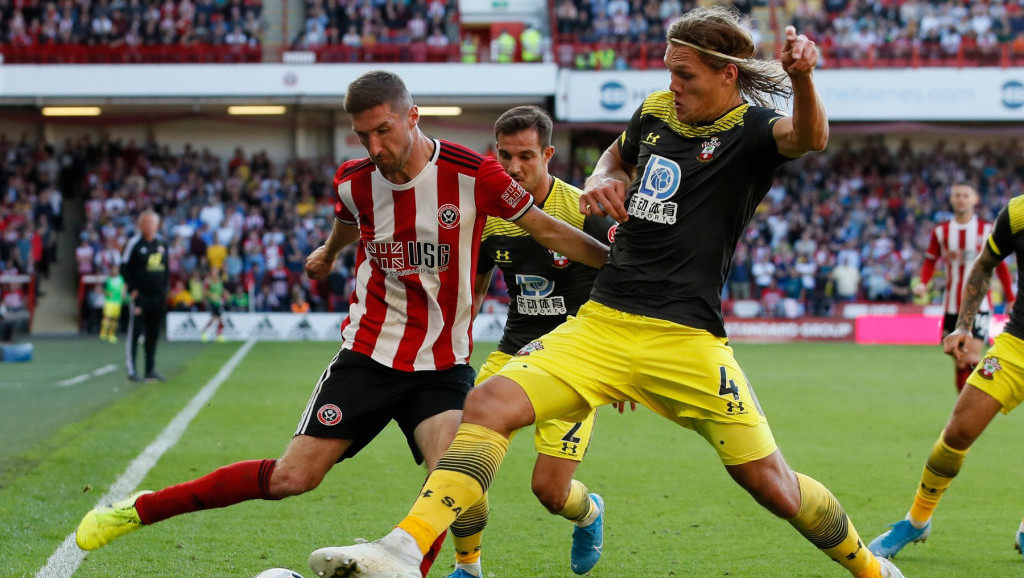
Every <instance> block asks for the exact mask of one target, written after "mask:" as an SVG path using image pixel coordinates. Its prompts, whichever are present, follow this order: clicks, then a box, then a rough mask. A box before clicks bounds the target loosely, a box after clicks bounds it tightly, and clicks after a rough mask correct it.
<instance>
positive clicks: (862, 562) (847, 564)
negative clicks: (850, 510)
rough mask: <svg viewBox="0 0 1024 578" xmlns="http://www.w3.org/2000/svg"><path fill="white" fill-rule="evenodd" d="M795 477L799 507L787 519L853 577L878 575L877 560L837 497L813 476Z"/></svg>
mask: <svg viewBox="0 0 1024 578" xmlns="http://www.w3.org/2000/svg"><path fill="white" fill-rule="evenodd" d="M796 477H797V480H798V481H799V483H800V510H799V511H798V512H797V514H796V516H794V517H792V518H790V519H789V520H787V521H788V522H789V523H790V524H792V525H793V527H794V528H796V530H797V531H798V532H800V533H801V534H803V536H804V538H807V539H808V540H810V542H811V543H812V544H814V545H815V546H817V548H818V549H819V550H821V551H822V552H824V553H825V554H827V555H828V557H829V558H832V559H833V560H835V561H836V562H839V564H840V565H841V566H842V567H843V568H846V569H847V570H849V571H850V573H851V574H853V575H854V576H857V577H858V578H861V577H867V576H878V572H879V571H878V560H875V557H874V555H873V554H871V552H870V551H868V549H867V548H865V547H864V543H863V542H861V540H860V535H858V534H857V529H856V528H854V527H853V524H852V523H850V519H849V518H848V517H847V516H846V512H845V511H843V506H842V505H841V504H840V503H839V501H838V500H836V498H835V496H833V495H832V494H831V492H829V491H828V489H827V488H825V486H823V485H821V483H819V482H818V481H816V480H814V479H813V478H809V477H807V476H805V475H803V474H800V473H798V474H796Z"/></svg>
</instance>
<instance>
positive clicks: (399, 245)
mask: <svg viewBox="0 0 1024 578" xmlns="http://www.w3.org/2000/svg"><path fill="white" fill-rule="evenodd" d="M334 184H335V188H336V189H337V191H338V199H339V202H338V203H337V204H336V205H335V216H336V217H337V218H338V220H339V221H341V222H342V223H346V224H352V225H357V226H358V227H359V242H358V246H357V249H356V265H355V279H356V287H355V291H353V292H352V297H351V299H350V300H349V315H348V317H347V318H346V319H345V321H344V322H343V323H342V324H341V336H342V339H343V343H342V347H343V348H347V349H352V350H353V351H358V352H360V353H363V354H365V355H368V356H370V357H371V358H373V359H374V360H375V361H377V362H378V363H381V364H384V365H387V366H389V367H393V368H395V369H399V370H402V371H420V370H434V369H447V368H449V367H452V366H453V365H456V364H464V363H468V362H469V354H470V351H471V349H472V330H473V327H472V324H473V279H474V275H475V272H476V260H477V253H478V250H479V247H480V238H481V233H482V231H483V226H484V223H485V222H486V221H487V217H488V216H494V217H500V218H502V219H507V220H511V221H514V220H516V219H518V218H519V217H521V216H522V215H524V214H525V213H526V211H528V210H529V209H530V207H531V206H532V205H533V197H532V196H531V195H530V194H529V193H528V192H527V191H526V190H525V189H523V188H522V187H521V186H520V185H519V184H518V183H516V182H515V181H514V180H512V178H511V177H509V176H508V174H507V173H506V172H505V170H504V169H502V167H501V165H500V164H498V162H497V161H496V160H494V159H493V158H490V157H485V156H483V155H481V154H479V153H477V152H475V151H473V150H470V149H468V148H465V147H463V146H461V145H457V144H454V143H450V142H447V141H442V140H434V154H433V156H432V157H431V159H430V161H429V162H428V163H427V165H426V166H425V167H424V168H423V170H422V171H421V172H420V173H419V174H418V175H416V177H414V178H413V179H412V180H411V181H409V182H408V183H406V184H403V185H396V184H394V183H391V182H389V181H387V180H386V179H385V178H384V177H383V176H381V174H380V172H379V171H378V170H377V167H376V166H375V165H374V164H373V162H372V161H371V160H370V159H359V160H354V161H349V162H347V163H345V164H343V165H341V167H340V168H338V172H337V174H335V176H334Z"/></svg>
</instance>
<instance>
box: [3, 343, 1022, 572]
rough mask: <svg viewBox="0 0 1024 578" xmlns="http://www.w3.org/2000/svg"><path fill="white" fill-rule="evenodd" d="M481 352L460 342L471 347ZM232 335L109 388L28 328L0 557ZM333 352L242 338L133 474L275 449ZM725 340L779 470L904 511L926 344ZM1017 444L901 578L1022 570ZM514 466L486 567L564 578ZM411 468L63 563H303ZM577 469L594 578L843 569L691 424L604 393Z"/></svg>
mask: <svg viewBox="0 0 1024 578" xmlns="http://www.w3.org/2000/svg"><path fill="white" fill-rule="evenodd" d="M492 346H493V344H487V343H480V344H477V346H476V354H475V355H474V360H475V362H476V363H479V362H480V361H481V360H482V359H483V357H484V356H485V355H486V354H487V353H488V352H489V351H490V349H491V347H492ZM238 347H239V344H231V343H227V344H210V345H205V344H181V343H174V344H168V343H164V344H162V345H161V350H160V351H161V353H160V356H161V367H160V369H161V370H163V371H165V372H166V373H168V374H169V375H171V377H172V379H171V380H170V381H168V382H167V383H164V384H158V385H134V384H127V383H126V382H125V381H124V377H123V369H122V368H121V363H122V361H121V359H122V351H121V349H120V348H118V347H113V346H109V345H106V344H101V343H99V342H95V341H85V340H68V341H39V342H37V343H36V359H35V361H33V362H31V363H25V364H0V572H2V573H3V575H5V576H28V577H31V576H35V575H36V572H37V571H38V570H39V569H40V568H41V567H42V566H43V565H44V564H45V563H46V560H47V558H48V557H49V556H50V555H51V554H52V553H53V552H54V551H55V550H56V548H57V547H58V546H59V545H60V543H61V542H62V541H63V540H64V538H65V537H66V536H67V535H68V534H70V533H71V532H73V531H74V528H75V526H76V525H77V523H78V520H79V519H80V518H81V516H82V515H83V514H84V513H85V512H86V511H87V510H88V509H89V508H91V507H92V506H93V505H94V504H95V502H96V501H97V500H98V499H99V497H100V496H102V495H103V494H104V493H105V492H106V490H107V488H108V487H109V486H110V485H111V484H112V483H113V482H114V480H116V479H117V477H118V476H119V475H121V473H122V472H124V470H125V468H126V467H127V465H128V464H129V463H130V462H131V461H132V460H133V459H134V458H135V457H136V456H138V455H139V453H140V452H141V451H142V450H143V449H144V448H145V447H146V446H147V445H148V444H149V443H150V442H151V441H153V440H154V439H155V438H156V437H157V435H158V434H159V433H160V432H161V431H162V430H163V428H164V427H165V426H166V425H167V424H168V423H169V422H170V420H171V419H172V418H173V417H174V416H175V415H176V414H177V413H178V412H179V411H181V409H182V408H183V407H184V406H185V405H186V404H187V403H188V401H189V400H190V399H191V398H192V397H193V396H194V395H195V394H196V392H197V391H199V389H201V388H202V387H203V386H204V385H205V384H206V383H207V382H209V380H210V379H211V378H212V377H213V376H214V375H215V374H216V373H217V372H218V371H219V370H220V368H221V367H222V366H223V365H224V363H225V362H226V361H227V359H228V358H229V357H230V356H231V355H232V354H233V353H234V352H235V351H236V350H237V349H238ZM336 348H337V345H336V344H334V343H259V344H257V345H256V346H255V347H254V348H253V349H252V350H251V351H250V352H249V353H248V355H247V356H246V357H245V359H244V361H243V362H242V363H241V365H240V366H239V367H238V368H237V369H236V370H235V371H234V372H233V374H232V375H231V376H230V378H229V379H228V380H227V381H226V382H225V383H224V384H223V385H222V386H221V388H220V389H219V391H218V392H217V394H216V395H215V396H214V397H213V398H212V400H211V401H210V402H209V403H208V404H207V405H206V407H204V408H203V409H202V410H201V411H200V412H199V414H198V416H197V417H196V418H195V420H194V421H193V422H192V423H191V424H190V425H189V427H188V429H187V430H186V431H185V433H184V435H183V436H182V438H181V440H180V441H179V442H178V443H177V444H176V445H175V446H174V447H172V448H171V449H170V450H169V451H167V453H166V454H164V455H163V457H162V458H161V459H160V460H159V461H158V462H157V463H156V465H155V467H154V468H153V469H152V470H151V471H150V472H149V473H148V475H147V476H146V478H145V480H144V481H143V483H142V484H141V488H147V489H157V488H160V487H163V486H166V485H169V484H173V483H177V482H181V481H185V480H188V479H192V478H195V477H197V476H200V475H203V474H205V473H207V472H209V471H210V470H212V469H215V468H217V467H219V466H221V465H224V464H228V463H231V462H234V461H238V460H243V459H256V458H272V457H277V456H279V455H280V453H281V451H282V450H283V449H284V447H285V445H286V444H287V442H288V440H289V438H290V437H291V434H292V432H293V430H294V427H295V424H296V422H297V420H298V418H299V414H300V412H301V410H302V408H303V407H304V406H305V404H306V401H307V399H308V397H309V393H310V391H311V388H312V386H313V383H314V382H315V380H316V379H317V377H318V376H319V374H320V372H321V371H322V369H323V367H324V365H325V364H326V363H327V362H328V361H329V359H330V358H331V357H332V356H333V354H334V353H335V352H336ZM683 353H684V352H683ZM736 355H737V358H738V359H739V361H740V364H741V366H742V367H743V368H744V370H745V371H746V373H747V375H748V377H749V378H750V379H751V381H752V382H753V384H754V387H755V389H756V391H757V395H758V397H759V399H760V401H761V404H762V406H763V407H764V409H765V412H766V413H767V415H768V418H769V421H770V423H771V425H772V428H773V430H774V432H775V437H776V439H777V441H778V443H779V446H780V448H781V449H782V451H783V453H784V455H785V456H786V458H787V460H788V461H789V463H790V465H791V466H792V467H793V468H794V469H796V470H798V471H801V472H803V473H805V474H808V475H810V476H812V477H815V478H817V479H818V480H820V481H821V482H823V483H824V484H825V485H826V486H828V487H829V489H831V490H832V492H833V493H834V494H835V495H836V496H837V497H838V498H839V500H840V501H841V502H842V503H843V505H844V506H845V508H846V510H847V512H848V513H849V515H850V517H851V518H852V520H853V522H854V524H855V525H856V526H857V528H858V530H859V531H860V533H861V536H862V537H863V538H864V540H865V541H869V540H871V539H872V538H874V536H876V535H877V534H879V533H880V532H882V531H883V530H884V529H885V525H886V524H888V523H892V522H895V521H896V520H898V519H900V518H901V517H902V516H903V515H904V514H905V513H906V510H907V508H908V507H909V505H910V501H911V499H912V496H913V492H914V489H915V485H916V483H917V480H918V476H919V474H920V470H921V467H922V465H923V461H924V459H925V457H926V455H927V453H928V451H929V449H930V448H931V445H932V443H933V442H934V440H935V438H936V436H937V435H938V433H939V431H940V430H941V429H942V427H943V425H944V424H945V421H946V419H947V417H948V415H949V411H950V409H951V408H952V405H953V402H954V389H953V384H952V379H953V375H952V373H953V372H952V367H951V362H950V361H949V359H947V358H946V357H945V356H943V355H942V353H941V351H940V349H939V347H938V346H937V345H936V346H934V347H882V346H874V347H871V346H856V345H852V344H787V345H748V344H739V345H737V346H736ZM110 364H114V365H116V370H110V369H106V370H103V368H104V367H106V366H108V365H110ZM97 370H100V371H99V374H98V375H95V376H90V377H89V378H88V379H86V380H83V381H81V382H79V383H75V384H72V385H64V386H60V385H57V383H58V382H66V381H67V380H68V379H69V378H73V377H74V376H77V375H82V374H86V373H90V372H93V371H97ZM1021 440H1024V421H1022V419H1021V416H1019V415H1014V414H1011V415H1010V416H999V417H997V418H996V420H995V421H994V422H993V424H992V425H991V426H990V428H989V430H988V431H987V432H986V433H985V434H984V435H983V436H982V438H981V440H980V442H979V443H978V444H977V445H976V447H975V448H974V449H973V450H972V451H971V453H970V455H969V456H968V458H967V461H966V463H965V465H964V467H963V470H962V471H961V473H960V476H959V477H958V478H957V480H956V481H955V482H954V484H953V486H952V488H951V490H950V491H949V493H948V495H947V496H946V498H945V499H944V500H943V502H942V504H941V505H940V506H939V509H938V511H937V513H936V516H935V518H934V530H933V533H932V537H931V538H930V539H929V541H928V542H927V543H925V544H923V545H914V546H910V547H908V548H907V549H906V550H905V551H904V552H903V553H901V554H900V556H899V557H898V558H897V559H896V562H897V563H898V565H899V566H900V567H901V569H902V570H903V571H904V572H905V573H906V575H907V576H914V577H948V576H966V577H989V576H1020V575H1024V562H1022V561H1021V558H1020V555H1018V554H1016V553H1015V552H1014V551H1013V548H1012V539H1013V533H1014V531H1015V529H1016V527H1017V525H1018V524H1019V523H1020V521H1021V516H1022V515H1024V498H1022V497H1021V493H1020V491H1019V487H1020V480H1021V479H1022V477H1024V476H1022V474H1024V465H1022V461H1021V458H1020V451H1019V449H1018V448H1017V446H1016V443H1015V442H1017V441H1021ZM533 460H534V454H533V444H532V435H521V436H519V437H517V438H516V439H514V440H513V442H512V447H511V450H510V452H509V456H508V458H507V459H506V461H505V463H504V465H503V467H502V469H501V471H500V472H499V474H498V477H497V479H496V481H495V483H494V485H493V487H492V489H491V504H492V511H491V518H490V525H489V526H488V530H487V533H486V534H485V536H484V551H483V563H484V571H485V575H486V576H488V577H492V576H493V577H556V576H573V574H572V572H571V571H570V570H569V562H568V550H569V543H570V534H571V530H572V528H571V525H570V524H569V523H568V522H566V521H565V520H563V519H561V518H558V517H555V516H552V515H549V514H548V513H547V512H546V511H545V510H544V509H543V507H542V506H540V504H539V503H537V501H536V499H535V498H534V497H533V495H532V493H531V491H530V488H529V479H530V472H531V469H532V464H533ZM423 477H424V470H423V469H422V468H420V467H418V466H416V465H415V464H414V463H413V462H412V460H411V458H410V456H409V454H408V450H407V448H406V447H405V442H404V439H403V438H402V437H401V435H400V434H399V432H398V431H397V428H389V429H388V430H387V431H386V432H385V433H384V434H383V435H382V436H381V437H380V438H379V439H377V440H376V441H375V442H374V443H373V444H372V445H371V446H370V447H369V448H367V449H366V450H364V451H363V453H362V454H360V455H359V456H357V457H356V458H355V459H353V460H350V461H347V462H344V463H343V464H341V465H340V466H338V467H336V468H335V469H334V470H333V471H332V472H331V473H330V474H329V475H328V476H327V478H326V480H325V481H324V483H323V484H322V485H321V486H320V487H319V488H318V489H317V490H315V491H314V492H311V493H309V494H306V495H303V496H299V497H295V498H290V499H287V500H284V501H282V502H277V503H272V502H262V501H257V502H248V503H245V504H240V505H238V506H234V507H231V508H225V509H220V510H213V511H206V512H199V513H197V514H192V515H188V516H181V517H178V518H173V519H171V520H167V521H165V522H162V523H160V524H158V525H155V526H153V527H152V528H144V529H142V530H141V531H138V532H135V533H133V534H131V535H129V536H126V537H125V538H122V539H121V540H118V541H116V542H114V543H112V544H111V545H109V546H107V547H105V548H102V549H100V550H98V551H96V552H92V553H90V554H89V555H88V556H87V557H86V558H85V560H84V562H83V563H82V564H81V566H80V567H79V569H78V571H77V572H76V573H75V574H74V575H75V576H76V577H82V578H98V577H110V576H117V577H121V578H129V577H140V578H141V577H151V576H174V577H205V576H216V577H240V578H247V577H251V576H254V575H255V574H257V573H258V572H260V571H262V570H264V569H266V568H271V567H275V566H283V567H289V568H292V569H295V570H297V571H299V572H300V573H303V574H304V575H306V576H307V577H308V576H310V574H311V573H310V571H309V570H308V568H307V567H306V558H307V556H308V554H309V552H310V551H312V550H313V549H316V548H318V547H321V546H326V545H343V544H349V543H351V542H352V540H353V539H355V538H357V537H363V538H367V539H373V538H377V537H379V536H381V535H383V534H384V533H386V532H387V531H389V530H390V528H391V527H392V525H393V524H395V523H397V522H398V521H399V520H400V519H401V517H402V516H403V515H404V514H405V512H406V511H407V510H408V507H409V505H410V504H411V503H412V500H413V499H414V498H415V496H416V491H417V489H418V488H419V485H420V483H421V482H422V480H423ZM577 477H578V478H579V479H580V480H582V481H583V482H584V483H586V484H587V485H588V486H589V487H590V488H591V490H592V491H596V492H599V493H601V494H602V495H603V496H604V497H605V500H606V501H607V514H606V515H607V522H606V536H605V550H604V551H605V554H604V557H603V558H602V560H601V562H600V563H599V564H598V565H597V566H596V567H595V568H594V570H593V571H592V572H591V576H593V577H595V578H602V577H607V578H611V577H625V576H630V577H633V576H643V577H654V576H694V577H710V576H733V577H736V576H741V577H763V576H773V577H774V576H778V577H790V576H801V577H802V576H807V577H810V576H845V575H846V573H845V572H844V571H843V570H842V568H840V567H839V566H838V565H837V564H835V563H832V562H830V561H828V560H827V559H826V558H825V557H824V556H823V555H822V554H821V553H819V552H817V551H816V550H815V548H813V547H812V546H811V545H810V544H809V543H807V542H806V541H805V540H804V539H803V538H802V537H800V535H799V534H797V533H796V531H795V530H793V529H792V528H791V527H790V526H789V525H788V524H787V523H785V522H784V521H781V520H778V519H775V518H774V517H772V516H771V515H770V514H768V512H767V511H765V510H763V509H761V508H760V507H759V506H757V505H756V504H755V503H754V501H753V500H752V499H750V497H749V496H747V495H746V494H745V493H744V492H743V491H742V490H741V489H739V488H738V487H737V486H736V485H735V484H734V483H733V482H732V481H731V479H730V478H729V477H728V475H727V474H726V473H725V471H724V469H723V468H722V467H721V465H720V464H719V463H718V461H717V459H716V457H715V454H714V452H713V451H712V450H711V448H709V447H707V445H706V443H705V442H704V441H703V440H702V439H701V438H700V437H699V436H697V435H696V434H694V433H693V432H690V431H688V430H683V429H681V428H678V427H676V426H674V425H673V424H671V423H669V422H667V421H666V420H663V419H661V418H659V417H657V416H655V415H654V414H652V413H651V412H650V411H648V410H646V409H643V408H641V409H638V411H637V412H636V413H635V414H629V413H628V412H627V413H626V414H625V415H618V414H617V413H616V412H615V411H614V410H613V409H612V408H611V407H606V408H602V410H601V414H600V416H599V419H598V425H597V429H596V432H595V436H594V440H593V442H592V444H591V448H590V453H589V454H588V456H587V459H586V461H584V463H583V465H582V466H581V467H580V469H579V472H578V475H577ZM452 558H453V556H452V551H451V547H450V545H448V546H446V548H445V550H444V552H442V554H441V556H440V558H439V561H438V563H437V564H436V565H435V567H434V570H433V571H432V572H431V577H443V576H446V575H447V574H448V572H450V568H451V566H452V561H453V560H452Z"/></svg>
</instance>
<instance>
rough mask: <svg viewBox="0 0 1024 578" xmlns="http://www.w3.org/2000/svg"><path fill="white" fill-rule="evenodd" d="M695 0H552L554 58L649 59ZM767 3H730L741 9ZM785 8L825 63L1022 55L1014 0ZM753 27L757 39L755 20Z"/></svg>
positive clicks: (619, 62)
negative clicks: (557, 52)
mask: <svg viewBox="0 0 1024 578" xmlns="http://www.w3.org/2000/svg"><path fill="white" fill-rule="evenodd" d="M694 4H695V3H694V2H693V1H690V0H688V1H682V0H661V1H659V0H605V1H597V2H592V1H585V0H555V2H554V11H553V13H554V22H553V26H552V28H553V31H554V33H555V34H556V35H557V38H556V41H555V43H556V44H558V45H561V46H563V47H564V50H561V51H560V52H561V53H564V54H560V55H559V58H558V60H559V62H560V63H562V64H563V65H566V66H575V67H576V68H598V69H609V68H615V69H624V68H632V67H637V66H640V67H647V66H650V62H652V61H657V60H658V59H659V58H660V54H659V53H658V52H659V49H662V50H663V47H661V46H660V45H659V43H660V40H661V38H662V37H663V36H664V30H665V26H666V23H668V22H671V21H672V20H673V19H674V18H675V17H677V16H678V15H679V14H681V13H683V12H685V11H687V10H689V9H690V8H692V7H693V5H694ZM765 4H766V3H765V2H763V1H760V2H758V1H756V0H737V1H734V2H732V5H733V6H735V7H736V8H737V10H739V11H740V12H742V13H745V14H749V13H751V11H752V10H753V8H754V7H755V6H764V5H765ZM784 9H785V10H786V11H787V12H786V15H785V16H783V17H782V18H781V19H780V20H782V21H788V22H789V23H792V24H793V25H794V26H795V27H796V29H797V30H799V31H800V32H801V33H804V34H807V36H808V37H809V38H811V39H813V40H814V41H815V42H816V43H817V44H818V46H819V49H820V50H821V52H822V55H823V57H824V60H823V65H824V66H831V65H834V64H835V63H836V62H843V63H844V64H843V65H845V66H864V65H865V64H866V63H868V62H875V63H876V64H883V63H884V62H885V61H888V59H897V60H900V63H901V65H903V66H906V65H907V64H908V63H909V61H910V59H911V57H912V56H913V55H914V53H915V52H916V54H917V56H918V58H919V61H918V62H919V63H935V64H949V63H950V62H952V61H951V57H955V56H958V55H959V56H962V57H964V58H966V59H967V60H966V62H967V64H995V63H996V62H999V58H1000V56H1001V54H1002V49H1003V48H1008V49H1009V51H1010V53H1011V54H1013V55H1024V10H1022V9H1021V3H1020V1H1019V0H999V1H996V2H987V1H981V0H969V1H967V2H953V1H951V0H947V1H944V2H925V1H920V0H905V1H900V2H886V1H883V0H862V1H859V2H852V1H849V0H797V1H795V2H787V3H785V8H784ZM761 24H762V25H767V24H768V23H767V22H762V23H761ZM751 32H752V34H753V35H754V37H755V39H758V40H759V39H760V36H761V32H760V30H759V29H758V28H757V27H755V28H753V29H752V30H751ZM877 58H882V59H883V60H882V61H879V60H874V59H877ZM962 64H964V62H963V61H960V62H959V63H958V64H957V65H962Z"/></svg>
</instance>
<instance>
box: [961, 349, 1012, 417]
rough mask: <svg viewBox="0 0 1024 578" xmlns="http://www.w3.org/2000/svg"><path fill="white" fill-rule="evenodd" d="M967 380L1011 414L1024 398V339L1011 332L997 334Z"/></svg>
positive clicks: (1004, 411) (1003, 410)
mask: <svg viewBox="0 0 1024 578" xmlns="http://www.w3.org/2000/svg"><path fill="white" fill-rule="evenodd" d="M967 383H968V384H970V385H973V386H974V387H976V388H978V389H980V390H981V391H983V392H985V393H987V394H988V395H990V396H992V397H993V398H995V400H996V401H998V402H999V403H1001V404H1002V405H1003V408H1002V412H1003V413H1010V412H1011V411H1012V410H1013V408H1015V407H1017V406H1018V405H1020V402H1021V401H1024V340H1021V339H1020V338H1017V337H1014V336H1013V335H1010V334H1009V333H1000V334H999V335H996V338H995V341H994V343H993V344H992V347H991V348H990V349H989V350H988V351H986V352H985V356H984V357H982V358H981V363H979V364H978V366H977V367H975V368H974V371H972V372H971V375H970V377H968V378H967Z"/></svg>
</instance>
